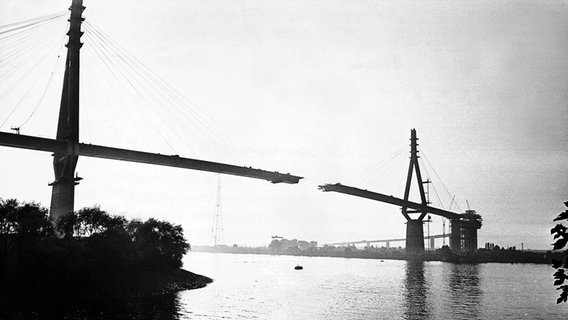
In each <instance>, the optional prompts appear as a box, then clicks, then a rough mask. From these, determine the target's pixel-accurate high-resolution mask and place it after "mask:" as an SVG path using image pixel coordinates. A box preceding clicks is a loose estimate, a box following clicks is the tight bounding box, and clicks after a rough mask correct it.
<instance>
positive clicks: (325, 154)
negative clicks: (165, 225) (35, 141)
mask: <svg viewBox="0 0 568 320" xmlns="http://www.w3.org/2000/svg"><path fill="white" fill-rule="evenodd" d="M69 4H70V1H62V0H57V1H54V0H49V1H47V0H41V1H39V0H35V1H33V0H23V1H22V0H19V1H12V0H3V1H1V2H0V24H2V25H5V24H9V23H12V22H16V21H21V20H25V19H29V18H34V17H38V16H42V15H45V14H50V13H55V12H60V11H63V10H66V9H67V7H68V6H69ZM84 5H85V6H86V7H87V9H86V11H85V12H84V17H85V18H86V23H87V22H88V23H91V24H92V25H91V27H89V26H87V25H85V26H84V27H83V30H85V31H86V34H85V36H83V42H84V43H85V45H84V46H83V49H82V56H81V59H82V60H81V63H82V67H81V68H82V69H81V71H82V75H81V95H82V98H81V107H82V109H81V138H80V140H81V141H82V142H86V143H93V144H101V145H108V146H117V147H126V148H133V149H137V150H144V151H154V152H161V153H165V154H179V155H180V156H185V157H195V158H199V159H206V160H214V161H220V162H228V163H234V164H238V165H246V166H253V167H259V168H263V169H266V170H273V171H280V172H290V173H293V174H295V175H300V176H304V177H306V178H305V179H304V180H302V181H301V182H300V184H298V185H280V184H279V185H272V184H270V183H268V182H265V181H261V180H253V179H246V178H239V177H230V176H222V178H221V179H222V210H223V222H224V231H225V239H226V242H227V243H228V244H233V243H238V244H248V245H266V244H268V243H269V242H270V240H271V239H270V237H271V236H272V235H280V236H284V237H287V238H298V239H304V240H315V241H318V242H319V243H326V242H336V241H351V240H363V239H367V240H369V239H381V238H393V237H396V238H402V237H404V234H405V225H404V218H403V217H402V215H401V214H400V208H398V207H394V206H390V205H387V204H382V203H379V202H374V201H370V200H365V199H360V198H355V197H350V196H346V195H341V194H337V193H323V192H321V191H318V190H317V185H319V184H323V183H335V182H342V183H345V184H350V185H353V186H358V187H361V188H365V189H369V190H374V191H377V192H381V193H386V194H392V195H394V196H399V197H402V195H403V191H404V181H405V179H406V170H407V167H408V153H407V150H408V148H409V147H408V143H409V141H408V139H409V137H410V129H411V128H416V129H417V132H418V137H419V138H420V141H419V142H420V148H421V150H422V151H423V152H424V154H425V155H426V158H427V159H428V162H429V163H431V165H432V167H433V168H434V169H435V172H436V173H437V174H438V175H439V177H440V178H441V181H443V183H444V185H445V186H446V187H447V189H448V190H449V191H448V192H446V191H445V188H444V186H443V185H442V184H441V182H440V179H438V176H437V175H435V174H434V171H433V170H434V169H432V168H431V167H428V166H427V169H428V170H429V172H428V173H429V174H430V175H428V174H425V173H423V174H424V176H430V177H431V179H432V180H433V181H434V186H435V187H436V190H437V192H438V193H439V194H440V197H441V198H442V203H441V204H440V203H438V201H437V198H436V197H435V195H434V192H433V191H432V193H431V200H432V201H433V202H434V204H433V205H434V206H438V207H440V206H444V208H447V207H448V206H449V204H450V199H451V196H452V195H455V198H456V201H457V203H458V204H459V206H460V208H461V209H462V210H464V209H466V208H467V205H466V204H465V201H466V200H468V202H469V204H470V206H471V208H472V209H475V210H477V211H478V213H480V214H481V215H482V216H483V219H484V225H483V227H482V229H481V230H480V231H479V243H480V245H483V243H484V242H494V243H496V244H500V245H508V246H513V245H516V246H518V247H520V245H521V243H524V246H525V248H534V249H548V248H550V246H549V244H550V243H551V242H552V238H551V237H550V232H549V229H550V228H551V227H552V226H553V223H552V218H553V217H554V216H556V215H557V214H558V213H559V212H560V211H562V210H563V209H564V207H563V204H562V202H564V201H567V200H568V193H567V192H566V191H567V190H568V166H567V164H568V108H567V102H568V95H567V94H568V60H567V59H566V52H567V49H568V38H567V37H566V34H568V20H567V19H566V17H567V16H568V2H565V1H564V2H563V1H538V2H537V1H460V2H456V1H328V0H326V1H235V0H231V1H229V0H227V1H187V0H185V1H182V0H172V1H156V0H138V1H132V0H124V1H111V0H98V1H89V0H85V1H84ZM62 21H63V24H60V25H58V26H56V27H54V28H53V30H52V32H49V33H46V34H45V35H43V34H42V35H40V36H38V38H37V39H35V38H34V39H32V40H33V41H40V40H41V39H44V38H45V39H46V38H47V37H53V40H49V41H48V42H46V43H49V44H53V48H52V49H49V50H53V51H49V50H48V46H45V50H46V52H52V53H49V55H48V56H47V58H46V60H45V61H46V62H42V64H41V65H43V66H45V68H43V67H41V66H37V67H34V68H33V69H31V71H22V73H25V74H26V75H27V76H26V78H24V80H23V81H22V83H23V85H22V88H26V87H30V88H33V90H30V91H26V90H24V89H22V90H23V91H22V92H21V94H18V95H16V94H11V95H8V96H7V97H4V98H3V99H2V100H0V123H2V122H4V120H6V119H8V121H6V123H5V125H4V126H2V127H0V130H2V131H9V129H10V126H12V125H14V126H15V125H19V124H21V123H22V122H23V120H24V119H26V118H27V117H28V116H29V115H30V114H31V112H32V109H33V108H34V106H35V105H36V104H37V101H38V99H39V97H40V96H41V95H42V93H43V90H44V87H45V85H42V83H47V80H46V79H47V78H48V77H49V75H50V73H51V70H52V69H51V68H52V66H53V65H54V63H55V64H56V65H57V64H61V61H62V59H57V54H58V52H59V51H58V50H59V49H58V48H59V46H58V43H60V42H61V41H62V40H63V36H64V33H65V22H64V19H63V20H62ZM95 28H96V29H95ZM94 30H100V31H102V32H104V34H105V35H106V37H108V38H110V39H112V40H114V41H116V42H117V43H119V45H120V46H121V47H122V48H123V49H124V50H126V51H127V52H129V53H130V54H131V55H132V56H134V57H136V59H137V60H139V61H140V62H141V63H143V64H144V66H145V67H147V68H148V69H150V70H152V72H154V73H155V74H156V75H158V76H159V77H160V78H161V79H163V80H165V81H166V82H167V83H169V84H170V85H171V86H172V87H173V88H175V89H176V90H178V91H179V92H180V93H181V94H183V96H184V97H186V98H187V99H189V100H190V101H191V103H192V105H191V104H190V106H191V108H199V109H200V110H203V112H204V113H205V114H207V115H208V118H206V120H204V121H201V122H200V121H198V120H196V119H193V120H192V118H191V116H187V114H188V113H187V112H186V111H184V110H180V109H179V108H174V107H172V106H169V105H167V104H165V103H158V104H157V103H155V102H154V100H153V98H152V97H150V98H140V97H138V98H136V99H134V98H132V97H133V96H136V95H129V93H128V92H130V91H132V90H130V89H129V88H128V80H126V78H127V77H128V74H124V73H121V72H120V71H119V70H118V69H117V68H116V66H113V65H110V66H108V65H107V66H106V67H107V69H109V70H114V71H115V72H114V74H112V73H105V72H104V70H105V65H104V63H102V62H101V61H102V60H104V57H103V58H101V54H103V56H104V52H105V51H104V50H102V49H101V48H102V47H98V49H97V45H98V46H101V45H102V44H101V43H102V42H101V40H100V36H101V34H97V33H96V32H95V31H94ZM40 38H41V39H40ZM45 39H44V40H45ZM105 39H106V38H105ZM64 41H65V42H66V41H67V40H66V39H65V40H64ZM97 43H98V44H97ZM106 44H109V42H106ZM26 48H28V47H26ZM26 50H30V51H33V50H35V49H33V50H32V49H22V50H21V52H22V55H23V54H25V53H26ZM42 50H43V49H42ZM0 59H1V60H2V61H3V62H5V61H8V62H9V60H10V59H14V58H13V56H12V55H7V54H6V53H2V56H0ZM113 61H117V63H118V61H120V60H119V59H115V60H113ZM62 69H63V67H62V66H61V67H60V68H59V67H57V68H56V69H53V70H55V71H56V72H55V73H54V77H53V79H52V81H51V82H49V83H50V85H49V90H48V91H47V94H46V96H45V98H44V99H43V100H42V103H41V104H40V107H39V108H38V109H37V112H36V113H34V116H33V117H32V118H31V120H30V121H29V122H28V123H27V124H26V125H25V126H24V127H23V128H22V133H23V134H33V135H41V136H46V137H55V128H56V118H57V112H58V108H59V95H60V93H61V78H60V77H59V76H60V75H61V72H62ZM2 70H3V69H0V72H5V71H2ZM4 70H5V69H4ZM40 77H42V78H40ZM58 77H59V78H58ZM35 79H40V80H38V82H37V83H38V84H37V85H32V83H35V82H34V81H35ZM9 81H17V77H12V79H4V80H2V82H3V84H2V85H4V86H3V87H2V85H0V88H2V89H3V90H4V88H6V86H5V85H6V84H7V83H9ZM26 84H29V86H26ZM129 90H130V91H129ZM139 90H140V91H143V92H146V91H148V92H150V91H151V90H146V89H145V88H144V87H140V88H139ZM14 92H17V90H15V91H14ZM22 97H25V99H23V98H22ZM20 101H21V102H20ZM18 104H19V105H18ZM144 104H146V106H144ZM15 105H18V108H17V109H16V111H15V112H14V113H13V114H12V115H10V116H9V113H10V110H12V109H13V106H15ZM150 105H151V106H150ZM211 128H219V132H220V133H219V134H218V135H216V134H214V133H215V132H216V131H213V130H212V129H211ZM164 140H166V141H168V142H167V143H166V142H164ZM168 144H169V146H168ZM231 150H232V151H231ZM401 150H404V151H402V152H401ZM397 153H399V156H398V157H396V158H394V160H393V161H388V160H389V159H391V156H393V155H394V154H397ZM0 157H1V159H2V160H1V161H2V162H1V164H2V168H3V169H2V171H1V172H0V181H1V182H0V197H2V198H18V199H20V200H26V201H31V200H34V201H39V202H41V203H42V204H44V205H45V206H49V199H50V195H51V188H50V187H48V186H47V183H48V182H50V181H52V180H53V169H52V164H51V161H52V158H51V155H50V154H49V153H41V152H33V151H26V150H14V149H10V148H4V147H0ZM381 161H383V162H381ZM428 162H426V163H428ZM424 170H425V169H423V172H424ZM78 172H79V174H80V176H82V177H83V178H84V180H83V181H82V182H81V184H80V185H79V186H78V187H77V189H76V207H81V206H89V205H93V204H100V205H101V207H102V208H103V209H105V210H107V211H110V212H112V213H117V214H123V215H125V216H127V217H129V218H134V217H139V218H147V217H150V216H153V217H157V218H159V219H166V220H170V221H173V222H175V223H181V224H182V225H183V227H184V229H185V232H186V235H187V237H188V238H189V240H190V242H191V243H192V244H196V245H199V244H208V243H210V239H211V227H212V225H213V215H214V209H215V198H216V189H217V176H216V175H215V174H211V173H204V172H198V171H190V170H183V169H176V168H162V167H156V166H149V165H141V164H130V163H121V162H116V161H111V160H98V159H88V158H84V157H83V158H80V160H79V164H78ZM444 194H445V195H444ZM452 210H458V209H457V207H456V206H455V205H454V206H453V207H452ZM430 228H431V233H441V229H442V222H441V219H440V218H438V217H434V222H433V223H432V224H431V227H430Z"/></svg>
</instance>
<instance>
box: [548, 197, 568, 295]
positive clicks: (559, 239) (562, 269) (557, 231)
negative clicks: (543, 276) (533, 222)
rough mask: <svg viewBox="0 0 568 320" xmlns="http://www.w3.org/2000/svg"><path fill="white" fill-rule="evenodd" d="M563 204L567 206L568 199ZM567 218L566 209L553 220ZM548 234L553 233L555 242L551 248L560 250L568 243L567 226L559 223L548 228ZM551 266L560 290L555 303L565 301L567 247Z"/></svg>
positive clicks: (566, 292) (567, 285) (567, 293)
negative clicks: (554, 270)
mask: <svg viewBox="0 0 568 320" xmlns="http://www.w3.org/2000/svg"><path fill="white" fill-rule="evenodd" d="M564 205H565V206H566V207H568V201H566V202H564ZM560 220H568V210H565V211H564V212H561V213H560V214H559V215H558V217H556V218H554V220H553V221H560ZM550 234H553V235H554V239H555V240H556V242H554V244H553V246H554V247H553V250H562V249H564V247H566V244H567V243H568V228H567V227H565V226H564V225H563V224H561V223H559V224H557V225H556V226H555V227H554V228H552V229H551V230H550ZM552 267H553V268H554V269H556V272H555V273H554V279H556V280H555V281H554V285H555V286H558V288H556V290H560V297H558V299H557V300H556V303H560V302H567V300H568V283H564V281H565V280H568V274H566V271H567V270H568V248H567V250H565V251H564V253H563V255H562V258H561V259H560V260H556V259H553V260H552Z"/></svg>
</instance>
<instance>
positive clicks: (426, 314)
mask: <svg viewBox="0 0 568 320" xmlns="http://www.w3.org/2000/svg"><path fill="white" fill-rule="evenodd" d="M184 263H185V264H184V268H186V269H188V270H191V271H193V272H196V273H200V274H203V275H207V276H209V277H211V278H213V279H214V280H215V281H214V282H213V283H212V284H210V285H208V286H207V287H206V288H203V289H198V290H189V291H184V292H180V293H178V294H177V295H174V296H172V297H171V302H170V305H171V306H170V307H169V308H168V310H169V311H168V312H171V316H173V317H177V318H180V319H326V320H329V319H566V317H567V316H568V305H567V304H562V305H556V303H555V301H556V296H557V292H556V291H555V290H554V287H553V286H552V282H553V281H552V273H553V269H552V268H551V267H550V266H547V265H533V264H479V265H467V264H462V265H457V264H449V263H442V262H407V261H394V260H384V261H380V260H363V259H343V258H323V257H317V258H310V257H290V256H265V255H233V254H214V253H202V252H191V253H189V254H188V255H187V256H186V257H185V259H184ZM296 264H301V265H302V266H303V267H304V270H301V271H296V270H294V266H295V265H296Z"/></svg>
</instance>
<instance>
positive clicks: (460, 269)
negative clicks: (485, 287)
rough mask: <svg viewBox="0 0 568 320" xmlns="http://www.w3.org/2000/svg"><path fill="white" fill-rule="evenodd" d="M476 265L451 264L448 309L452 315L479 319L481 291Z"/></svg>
mask: <svg viewBox="0 0 568 320" xmlns="http://www.w3.org/2000/svg"><path fill="white" fill-rule="evenodd" d="M480 268H481V266H480V265H478V264H451V269H450V275H449V293H450V297H449V300H450V301H449V307H450V310H451V313H452V314H455V315H462V316H467V318H468V319H480V318H481V316H480V313H481V310H480V305H481V297H482V296H483V291H482V290H481V288H480V279H479V269H480Z"/></svg>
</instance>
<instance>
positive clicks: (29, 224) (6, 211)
mask: <svg viewBox="0 0 568 320" xmlns="http://www.w3.org/2000/svg"><path fill="white" fill-rule="evenodd" d="M9 235H15V236H17V237H18V238H19V239H22V240H23V239H25V240H29V239H46V238H50V237H52V236H53V235H54V234H53V225H52V223H51V220H50V218H49V214H48V212H47V209H45V208H42V207H40V205H39V204H37V203H34V202H24V203H22V204H20V203H18V201H17V200H15V199H9V200H2V199H0V236H1V237H2V238H3V239H5V240H6V239H7V237H9Z"/></svg>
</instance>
